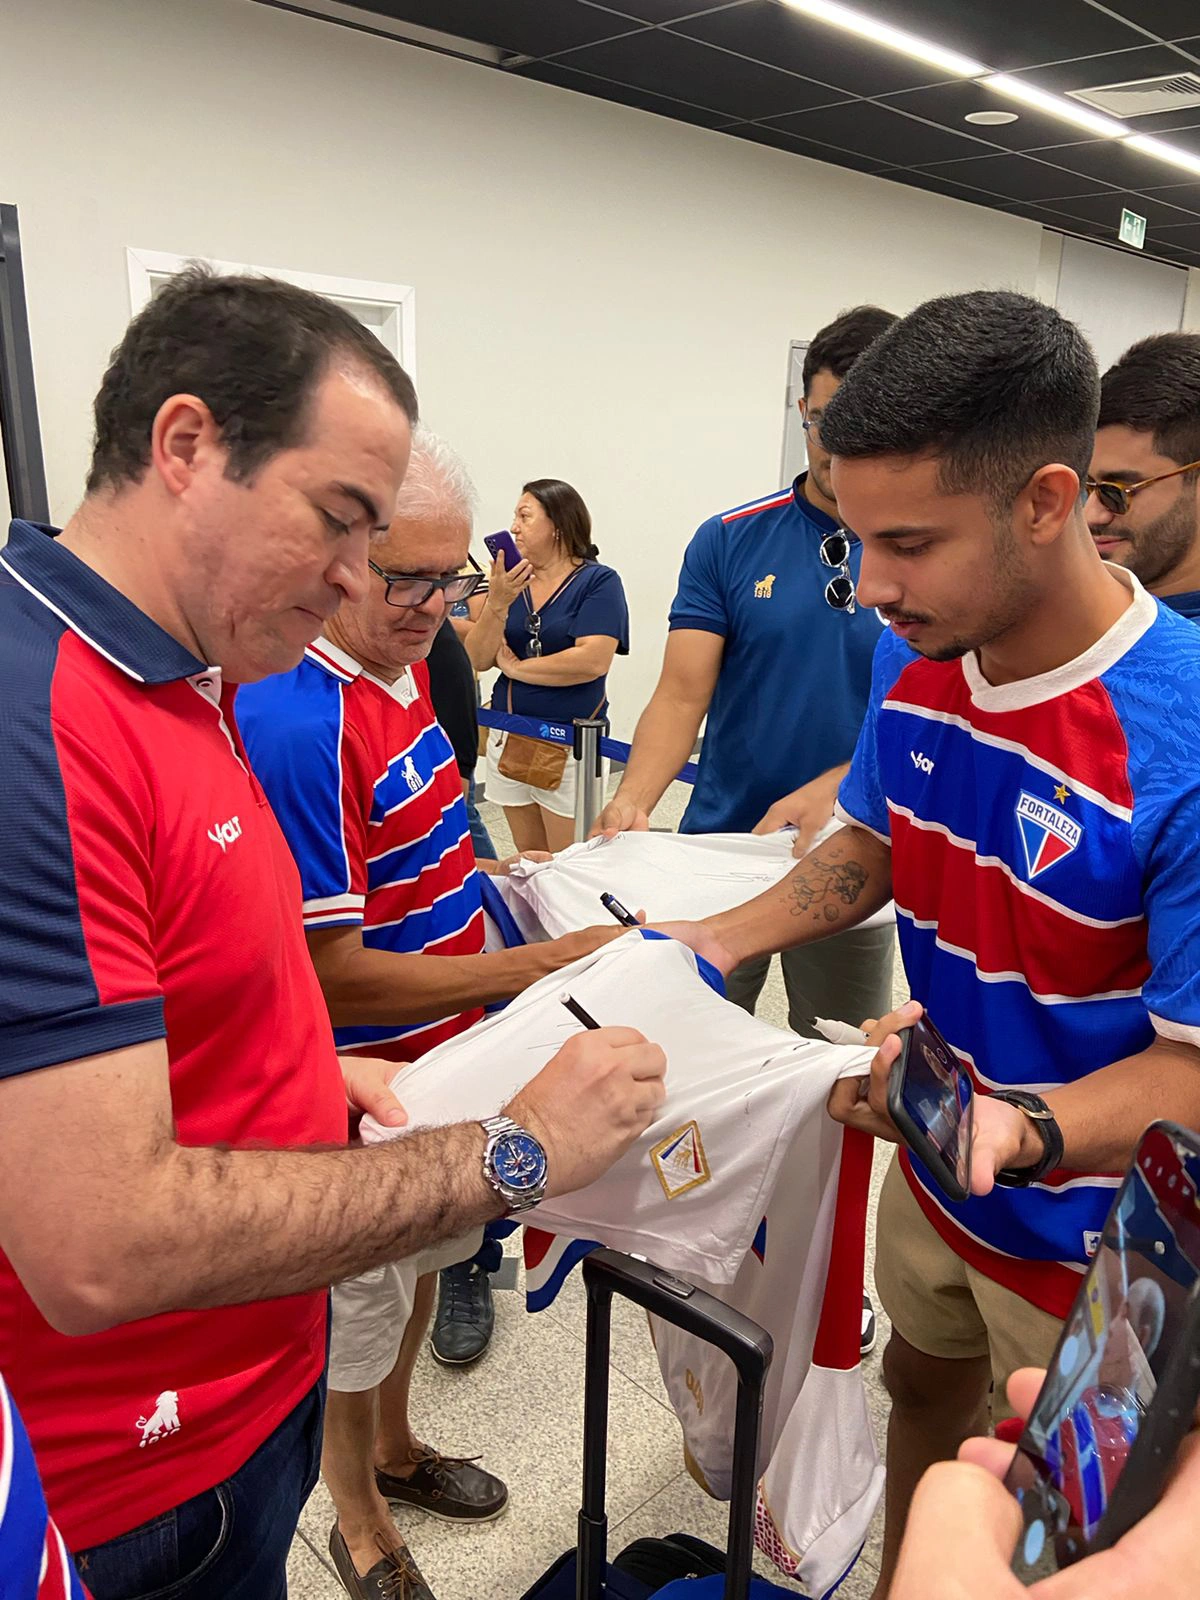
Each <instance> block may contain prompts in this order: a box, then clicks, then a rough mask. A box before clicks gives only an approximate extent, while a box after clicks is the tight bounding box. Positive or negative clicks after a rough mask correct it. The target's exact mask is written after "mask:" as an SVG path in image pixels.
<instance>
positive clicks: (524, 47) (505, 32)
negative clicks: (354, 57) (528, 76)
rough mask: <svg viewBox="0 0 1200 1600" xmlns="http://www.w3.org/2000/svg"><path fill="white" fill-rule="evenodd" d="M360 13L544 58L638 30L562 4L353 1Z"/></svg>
mask: <svg viewBox="0 0 1200 1600" xmlns="http://www.w3.org/2000/svg"><path fill="white" fill-rule="evenodd" d="M354 3H355V4H356V5H357V6H359V7H360V8H361V9H362V10H363V11H373V12H375V13H376V15H378V16H382V17H392V18H393V19H395V20H396V21H401V22H416V23H419V24H420V26H421V27H423V28H436V29H437V30H438V31H439V32H440V33H456V34H458V35H459V36H460V37H461V38H463V39H474V40H476V41H477V42H478V43H480V44H491V45H495V46H497V47H498V48H499V49H501V50H512V51H515V52H516V53H517V54H518V55H529V56H544V55H550V54H551V53H552V52H553V51H556V50H570V49H571V48H572V47H573V46H575V45H580V44H589V43H590V42H591V41H593V40H595V39H611V38H612V37H613V35H614V34H618V33H628V32H629V30H630V29H631V28H637V27H640V26H641V24H639V23H637V22H631V21H630V20H629V18H628V17H621V16H616V15H614V14H613V13H612V12H610V11H601V10H599V9H597V8H596V7H593V6H585V5H575V4H563V3H562V0H504V4H503V5H499V6H498V5H494V4H492V3H491V0H354Z"/></svg>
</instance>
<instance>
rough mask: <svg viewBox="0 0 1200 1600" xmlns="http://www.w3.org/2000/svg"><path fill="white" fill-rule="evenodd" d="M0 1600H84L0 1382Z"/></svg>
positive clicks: (26, 1439)
mask: <svg viewBox="0 0 1200 1600" xmlns="http://www.w3.org/2000/svg"><path fill="white" fill-rule="evenodd" d="M0 1600H87V1591H86V1590H85V1589H84V1587H83V1585H82V1584H81V1583H80V1581H79V1578H78V1576H77V1575H76V1572H75V1567H74V1564H73V1563H72V1561H71V1557H70V1555H69V1554H68V1552H67V1547H66V1545H65V1544H64V1543H63V1537H62V1534H61V1533H59V1531H58V1529H57V1528H56V1527H55V1526H54V1523H53V1521H52V1520H51V1518H50V1516H49V1514H48V1512H47V1510H46V1497H45V1495H44V1494H43V1493H42V1484H41V1479H40V1478H39V1477H38V1471H37V1466H36V1465H35V1463H34V1459H33V1450H32V1449H31V1447H30V1444H29V1435H28V1434H27V1433H26V1432H25V1429H24V1426H23V1425H22V1422H21V1418H20V1416H19V1414H18V1412H17V1408H16V1406H14V1405H13V1402H12V1396H11V1395H10V1394H9V1392H8V1389H7V1387H6V1386H5V1382H4V1379H3V1377H0Z"/></svg>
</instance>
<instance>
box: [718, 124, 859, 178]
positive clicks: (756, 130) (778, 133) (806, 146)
mask: <svg viewBox="0 0 1200 1600" xmlns="http://www.w3.org/2000/svg"><path fill="white" fill-rule="evenodd" d="M723 131H724V132H725V133H732V134H736V135H737V137H738V138H739V139H749V140H750V141H751V142H752V143H754V144H765V145H770V146H771V147H772V148H773V149H775V150H788V151H790V152H791V153H792V154H793V155H797V156H807V157H808V158H809V160H811V161H824V162H826V163H828V164H831V165H833V166H837V167H848V168H849V169H850V170H851V171H852V172H884V171H886V170H888V168H889V165H890V164H889V163H888V162H886V161H876V160H874V159H873V158H872V157H870V156H860V155H855V154H854V153H853V152H851V151H847V150H833V149H830V147H829V146H828V145H827V144H818V143H817V142H816V140H813V139H801V138H800V137H798V135H796V134H794V133H787V132H785V131H784V129H782V128H771V127H768V126H767V125H766V124H765V123H761V122H740V123H734V124H733V125H732V126H727V127H725V128H724V130H723Z"/></svg>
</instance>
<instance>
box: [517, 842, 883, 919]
mask: <svg viewBox="0 0 1200 1600" xmlns="http://www.w3.org/2000/svg"><path fill="white" fill-rule="evenodd" d="M839 826H840V824H838V823H831V824H830V825H829V827H828V828H827V829H823V830H822V832H821V833H820V834H819V835H818V838H817V840H816V841H815V843H814V848H815V847H816V844H817V843H822V842H823V841H824V840H825V839H826V838H827V837H829V835H830V834H833V833H836V832H837V830H838V827H839ZM794 839H795V833H794V832H793V831H792V830H791V829H784V830H783V831H782V832H780V833H772V834H765V835H755V834H750V833H709V834H690V833H619V834H617V836H616V838H614V839H589V840H587V841H586V843H583V844H573V845H571V846H570V847H569V848H568V849H566V850H562V851H560V852H559V853H558V855H556V856H554V858H553V859H552V860H550V861H520V862H518V863H517V864H516V865H515V866H514V867H513V868H512V871H511V872H510V874H509V875H508V877H506V878H497V879H495V880H494V881H495V883H496V886H497V888H498V889H499V891H500V893H501V895H502V896H503V897H504V901H505V903H506V904H507V906H508V908H509V910H510V911H511V912H512V914H513V917H514V920H515V921H516V923H517V926H518V927H519V928H520V930H521V933H522V935H523V937H524V938H525V939H526V940H527V941H533V940H535V939H538V938H550V939H557V938H559V937H560V936H561V935H562V934H564V933H572V932H574V931H575V930H576V929H578V928H587V927H593V926H595V925H596V924H597V923H600V924H603V923H604V922H605V921H606V919H607V917H608V912H606V911H605V909H604V907H603V906H602V905H601V904H600V896H601V895H602V894H604V893H608V894H612V895H615V896H616V897H617V899H618V900H620V901H621V903H622V904H623V905H624V906H625V907H626V908H627V909H628V910H630V911H632V912H637V911H645V913H646V916H647V918H648V920H649V921H650V922H694V921H695V922H698V921H700V920H701V919H702V918H704V917H712V916H716V915H717V914H718V913H719V912H721V911H728V910H730V909H731V908H732V907H733V906H739V905H742V904H743V903H744V902H745V901H747V900H753V899H754V897H755V896H756V895H760V894H762V893H763V891H764V890H766V889H770V888H771V887H772V886H773V885H774V884H777V883H780V882H782V880H783V879H784V878H786V877H787V875H788V873H789V872H791V870H792V869H793V867H794V866H795V865H796V860H795V857H794V856H793V855H792V843H793V840H794ZM894 921H895V912H894V910H893V908H892V906H891V905H888V906H886V907H885V908H884V909H883V910H882V911H879V912H876V914H875V915H874V916H873V917H871V918H870V919H869V920H868V921H867V922H866V923H864V926H865V927H872V928H873V927H879V926H883V925H885V924H890V923H893V922H894Z"/></svg>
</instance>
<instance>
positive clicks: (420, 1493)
mask: <svg viewBox="0 0 1200 1600" xmlns="http://www.w3.org/2000/svg"><path fill="white" fill-rule="evenodd" d="M412 1459H413V1460H414V1461H415V1462H416V1471H415V1472H413V1473H412V1474H411V1475H410V1476H409V1477H407V1478H394V1477H392V1475H391V1474H390V1473H387V1472H380V1471H379V1470H378V1469H376V1472H375V1484H376V1487H377V1488H378V1490H379V1492H380V1494H381V1495H383V1497H384V1499H385V1500H392V1501H394V1502H395V1503H396V1504H397V1505H401V1506H415V1507H416V1509H417V1510H418V1511H427V1512H428V1513H429V1515H430V1516H431V1517H442V1518H443V1519H444V1520H445V1521H446V1522H490V1521H491V1519H492V1518H493V1517H498V1516H499V1515H500V1513H501V1512H502V1511H503V1510H504V1508H505V1506H506V1505H507V1504H508V1489H507V1487H506V1486H505V1485H504V1484H503V1483H501V1481H500V1479H499V1478H495V1477H493V1476H492V1474H491V1473H490V1472H484V1470H483V1469H482V1467H477V1466H476V1465H475V1461H477V1460H478V1459H479V1458H478V1457H474V1458H473V1459H471V1460H466V1459H464V1458H462V1457H459V1456H443V1455H439V1454H438V1452H437V1451H436V1450H429V1449H421V1450H414V1451H413V1452H412Z"/></svg>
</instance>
